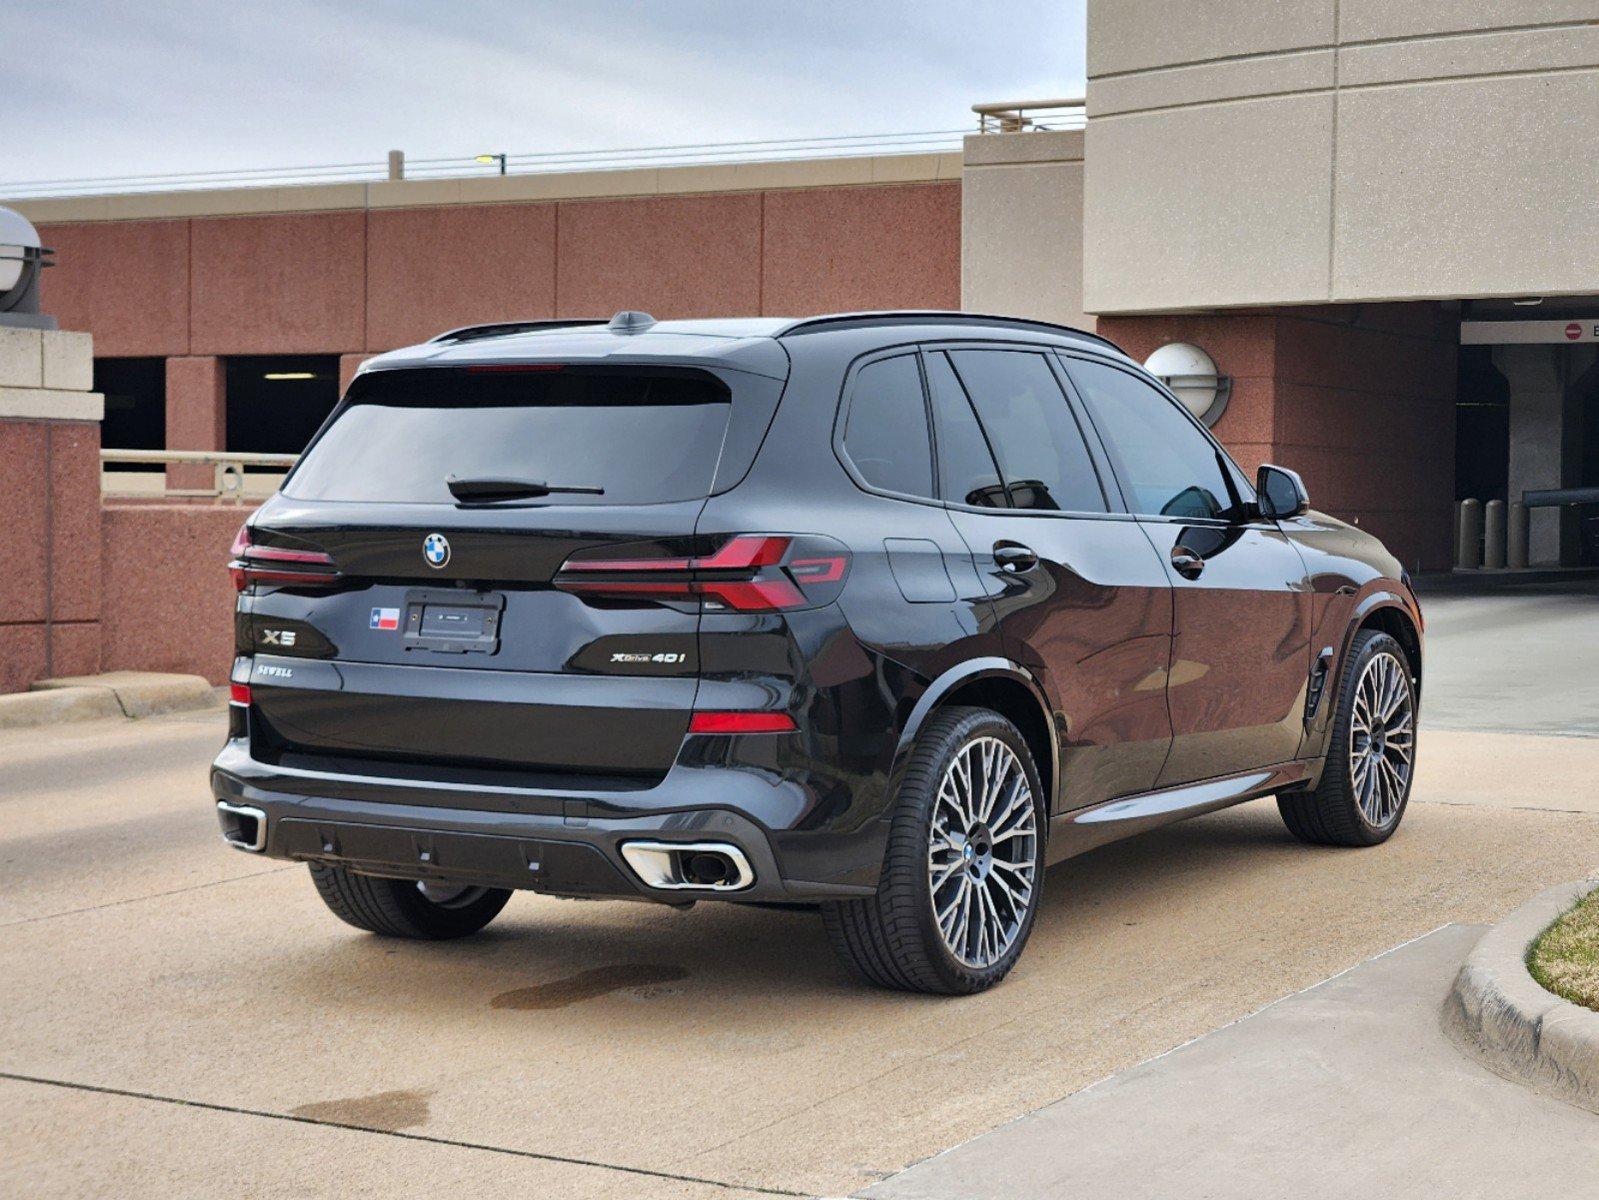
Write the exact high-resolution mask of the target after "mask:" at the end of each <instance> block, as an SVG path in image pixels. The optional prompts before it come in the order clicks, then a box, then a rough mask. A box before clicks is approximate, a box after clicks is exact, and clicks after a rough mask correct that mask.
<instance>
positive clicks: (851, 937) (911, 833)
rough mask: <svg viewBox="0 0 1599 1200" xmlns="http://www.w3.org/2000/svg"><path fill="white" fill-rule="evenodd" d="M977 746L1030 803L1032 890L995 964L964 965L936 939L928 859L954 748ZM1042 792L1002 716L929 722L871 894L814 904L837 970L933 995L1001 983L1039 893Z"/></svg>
mask: <svg viewBox="0 0 1599 1200" xmlns="http://www.w3.org/2000/svg"><path fill="white" fill-rule="evenodd" d="M980 738H994V739H997V740H999V741H1001V742H1003V743H1004V744H1005V745H1006V746H1007V747H1009V748H1010V750H1011V751H1012V753H1014V754H1015V756H1016V759H1017V760H1018V762H1019V763H1020V765H1021V768H1022V770H1023V772H1024V773H1025V775H1026V780H1027V786H1028V788H1029V790H1030V792H1031V795H1032V809H1033V814H1034V816H1033V819H1034V822H1035V825H1034V828H1035V833H1034V834H1033V835H1032V838H1031V843H1032V844H1031V849H1030V851H1023V852H1024V853H1026V854H1028V855H1029V856H1030V861H1031V863H1032V866H1033V873H1032V887H1031V889H1030V891H1029V892H1028V903H1027V904H1026V906H1025V909H1024V911H1022V912H1021V913H1020V916H1019V926H1018V928H1017V932H1016V933H1015V935H1014V937H1013V940H1012V941H1011V943H1010V945H1009V946H1008V948H1007V949H1006V950H1005V951H1004V953H1003V954H1002V955H1000V956H999V957H998V958H997V959H996V961H994V962H993V963H992V964H990V965H987V966H983V967H973V966H970V965H968V964H967V963H965V962H962V961H961V960H960V959H959V958H957V957H956V956H955V954H954V953H953V952H952V951H951V950H950V948H949V946H948V945H947V944H946V943H945V940H944V937H943V935H942V934H941V933H940V931H939V928H938V924H937V921H936V919H935V916H934V909H933V890H934V889H933V882H932V880H931V879H930V878H929V866H928V863H929V857H928V856H929V846H930V839H931V837H932V832H933V810H934V806H935V804H936V803H937V798H938V789H939V786H940V784H941V782H942V780H943V778H944V773H945V771H946V770H947V769H948V768H949V766H950V764H951V763H952V762H953V761H954V760H955V758H956V756H957V755H958V754H959V753H961V751H962V750H964V749H965V748H967V747H968V746H970V745H971V744H972V743H973V742H975V741H976V740H977V739H980ZM1042 792H1043V789H1042V787H1041V786H1040V784H1039V778H1038V768H1037V767H1036V766H1035V765H1034V763H1033V756H1032V754H1031V753H1030V752H1029V751H1028V748H1027V742H1026V740H1025V739H1024V738H1023V737H1022V735H1021V734H1020V733H1019V732H1018V731H1017V729H1016V726H1014V725H1012V724H1011V723H1010V722H1009V721H1007V720H1006V719H1005V718H1004V717H1002V716H1000V715H999V714H998V713H995V712H991V711H990V710H988V709H984V708H966V707H950V708H947V709H943V710H941V711H940V712H938V713H936V714H934V716H933V717H932V718H930V719H929V721H928V723H927V727H926V728H925V729H923V731H922V733H921V736H920V737H918V738H917V741H916V746H915V749H914V750H913V751H912V753H911V761H910V764H909V766H908V768H907V769H906V772H905V777H904V779H903V780H902V781H901V783H900V785H899V791H898V793H897V795H896V797H895V805H894V810H893V816H892V820H891V824H890V827H889V834H888V849H887V852H886V853H885V855H884V861H883V873H882V877H881V879H880V880H879V882H878V886H877V894H876V895H874V896H871V897H866V898H863V899H859V900H840V901H830V902H828V903H825V904H823V905H822V919H823V922H824V923H825V925H826V927H827V933H828V937H829V939H830V940H831V942H832V944H833V949H834V950H835V951H836V952H837V954H838V956H839V958H840V959H841V960H842V961H843V962H844V964H845V966H847V967H849V968H850V969H851V970H852V971H854V972H855V973H856V974H857V975H859V976H860V977H861V978H863V979H865V980H866V981H868V982H870V983H874V984H876V985H878V986H879V987H885V988H894V989H897V990H901V991H912V992H932V993H937V994H941V995H965V994H969V993H972V992H981V991H983V990H985V989H987V988H991V987H993V986H994V985H995V984H996V983H998V982H999V981H1000V980H1001V979H1003V978H1005V976H1006V974H1007V973H1008V972H1009V971H1010V969H1011V968H1012V967H1013V966H1015V964H1016V960H1017V959H1018V958H1019V957H1020V956H1021V952H1022V949H1023V947H1024V946H1025V945H1026V944H1027V937H1028V935H1029V934H1030V933H1031V932H1032V927H1033V920H1034V918H1035V916H1036V914H1037V911H1038V905H1039V897H1040V895H1041V893H1042V891H1043V881H1044V880H1043V875H1044V861H1043V843H1044V836H1043V835H1044V828H1045V824H1046V812H1045V809H1044V807H1043V806H1042V805H1041V804H1040V800H1039V798H1040V796H1041V795H1042ZM998 840H1001V839H996V841H998Z"/></svg>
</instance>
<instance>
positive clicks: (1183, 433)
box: [1066, 358, 1242, 519]
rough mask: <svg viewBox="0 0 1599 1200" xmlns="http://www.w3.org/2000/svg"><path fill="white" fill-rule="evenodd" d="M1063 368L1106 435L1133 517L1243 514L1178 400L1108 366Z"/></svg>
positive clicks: (1215, 456)
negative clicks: (1181, 410) (1136, 515)
mask: <svg viewBox="0 0 1599 1200" xmlns="http://www.w3.org/2000/svg"><path fill="white" fill-rule="evenodd" d="M1066 369H1067V372H1068V373H1069V374H1070V375H1071V377H1072V382H1073V383H1074V384H1075V385H1076V386H1077V390H1078V391H1079V392H1080V393H1082V397H1083V403H1084V404H1086V405H1087V406H1088V411H1089V413H1090V415H1092V417H1093V419H1094V423H1095V424H1096V425H1097V426H1098V427H1099V432H1100V433H1101V434H1103V435H1104V438H1105V442H1106V448H1107V449H1108V450H1109V451H1110V455H1111V458H1112V460H1113V461H1114V462H1115V464H1116V470H1117V472H1118V473H1119V474H1120V475H1121V478H1122V483H1123V485H1124V486H1125V488H1126V489H1127V491H1128V493H1129V494H1128V497H1127V499H1128V503H1129V504H1130V506H1131V507H1132V510H1133V511H1134V512H1135V513H1138V514H1140V515H1143V516H1162V517H1183V518H1193V517H1219V518H1229V519H1231V518H1236V517H1239V516H1242V497H1241V496H1240V495H1239V489H1238V485H1237V483H1236V482H1235V481H1234V477H1233V473H1232V471H1231V470H1230V469H1229V467H1228V466H1227V464H1226V461H1225V460H1224V459H1223V458H1222V455H1221V453H1220V452H1219V451H1218V450H1217V449H1216V447H1215V446H1214V445H1212V444H1211V442H1210V440H1209V439H1208V438H1206V437H1205V435H1204V434H1202V433H1200V432H1199V430H1198V429H1196V428H1195V427H1194V423H1193V422H1192V421H1190V420H1189V419H1188V417H1187V415H1186V414H1184V413H1182V412H1180V411H1179V410H1178V408H1177V405H1176V404H1175V403H1174V402H1172V401H1171V400H1169V399H1167V398H1166V397H1165V396H1164V395H1162V394H1161V393H1160V392H1158V391H1156V390H1155V389H1154V388H1153V387H1151V386H1150V385H1149V384H1147V383H1145V382H1144V381H1143V380H1141V379H1139V378H1137V377H1136V376H1134V375H1130V374H1128V373H1127V372H1126V371H1120V370H1117V369H1116V368H1115V367H1110V366H1106V365H1105V364H1103V363H1097V362H1088V361H1085V360H1083V359H1077V358H1071V359H1067V360H1066Z"/></svg>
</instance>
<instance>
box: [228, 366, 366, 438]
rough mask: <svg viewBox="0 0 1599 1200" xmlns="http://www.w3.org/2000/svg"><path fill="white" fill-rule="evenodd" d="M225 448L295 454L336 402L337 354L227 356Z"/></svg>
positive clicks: (337, 385)
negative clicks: (226, 431)
mask: <svg viewBox="0 0 1599 1200" xmlns="http://www.w3.org/2000/svg"><path fill="white" fill-rule="evenodd" d="M227 397H228V440H227V448H228V449H229V450H243V451H249V452H254V453H262V454H298V453H300V451H302V450H304V449H305V444H306V443H307V442H309V441H310V440H311V435H312V434H314V433H315V432H316V431H317V429H318V427H319V426H320V425H321V424H322V422H323V421H324V420H325V419H326V418H327V415H328V413H330V412H332V411H333V406H334V405H335V404H337V403H338V401H339V359H338V356H337V355H332V354H319V355H306V356H304V357H298V356H296V357H290V356H287V355H273V356H271V357H259V358H258V357H250V358H230V359H228V360H227Z"/></svg>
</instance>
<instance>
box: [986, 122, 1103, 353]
mask: <svg viewBox="0 0 1599 1200" xmlns="http://www.w3.org/2000/svg"><path fill="white" fill-rule="evenodd" d="M1082 160H1083V135H1082V134H1081V133H1079V132H1076V131H1072V132H1062V133H1021V134H999V135H988V136H982V137H971V138H968V139H967V151H966V170H965V174H964V176H963V179H962V184H961V307H962V308H964V309H966V310H967V311H969V312H991V313H1003V314H1006V315H1010V316H1019V317H1034V318H1037V319H1039V320H1043V321H1058V322H1060V323H1061V324H1064V325H1077V326H1079V327H1083V326H1086V327H1087V328H1090V329H1092V328H1093V321H1092V319H1091V318H1089V317H1086V316H1085V315H1084V313H1083V161H1082Z"/></svg>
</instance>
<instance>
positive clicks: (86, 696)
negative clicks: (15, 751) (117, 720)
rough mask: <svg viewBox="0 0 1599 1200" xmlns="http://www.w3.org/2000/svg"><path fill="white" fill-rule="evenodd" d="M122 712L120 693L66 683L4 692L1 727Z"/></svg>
mask: <svg viewBox="0 0 1599 1200" xmlns="http://www.w3.org/2000/svg"><path fill="white" fill-rule="evenodd" d="M121 715H122V706H121V705H120V704H118V703H117V698H116V696H115V695H114V694H113V693H111V692H109V691H107V690H106V689H104V688H90V687H66V688H56V689H54V690H52V691H48V692H11V693H8V694H6V695H4V696H0V729H32V728H34V727H35V726H38V725H55V724H58V723H60V722H62V721H93V720H95V719H96V718H99V717H120V716H121Z"/></svg>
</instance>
